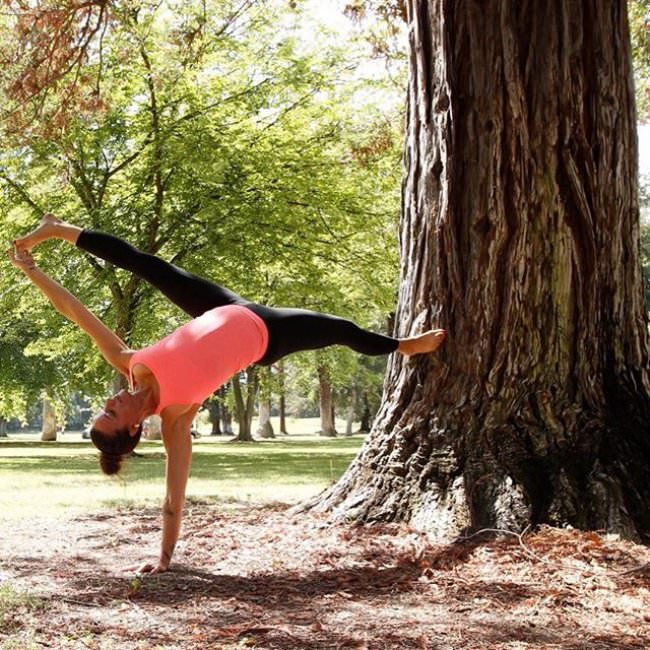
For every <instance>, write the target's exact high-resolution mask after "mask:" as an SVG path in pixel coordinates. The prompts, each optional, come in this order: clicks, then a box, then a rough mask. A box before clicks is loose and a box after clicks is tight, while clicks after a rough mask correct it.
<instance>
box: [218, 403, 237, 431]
mask: <svg viewBox="0 0 650 650" xmlns="http://www.w3.org/2000/svg"><path fill="white" fill-rule="evenodd" d="M221 427H222V429H223V432H224V433H225V434H226V435H229V436H231V435H233V433H234V432H233V428H232V413H231V411H230V409H229V408H228V407H226V406H225V405H224V407H223V409H222V412H221Z"/></svg>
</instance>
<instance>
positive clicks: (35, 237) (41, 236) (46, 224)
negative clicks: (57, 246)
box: [14, 214, 62, 251]
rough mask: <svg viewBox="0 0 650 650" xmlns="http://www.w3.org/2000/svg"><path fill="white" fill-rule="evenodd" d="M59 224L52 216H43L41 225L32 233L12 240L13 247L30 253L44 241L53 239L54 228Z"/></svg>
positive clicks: (59, 221)
mask: <svg viewBox="0 0 650 650" xmlns="http://www.w3.org/2000/svg"><path fill="white" fill-rule="evenodd" d="M60 223H62V222H61V220H60V219H57V218H56V217H55V216H54V215H53V214H44V215H43V218H42V219H41V223H40V224H39V225H38V226H37V227H36V228H35V229H34V230H32V232H30V233H28V234H26V235H24V236H23V237H19V238H18V239H15V240H14V246H15V247H16V248H17V249H19V250H24V251H30V250H31V249H32V248H34V246H38V245H39V244H40V243H42V242H44V241H45V240H46V239H50V238H52V237H54V233H55V231H56V226H57V225H59V224H60Z"/></svg>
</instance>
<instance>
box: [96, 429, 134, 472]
mask: <svg viewBox="0 0 650 650" xmlns="http://www.w3.org/2000/svg"><path fill="white" fill-rule="evenodd" d="M141 435H142V423H140V426H138V430H137V431H136V432H135V435H134V436H132V435H131V434H130V433H129V429H118V430H117V431H113V432H111V433H104V432H103V431H98V430H97V429H95V428H92V429H91V430H90V439H91V440H92V441H93V444H94V445H95V447H97V449H99V451H101V455H100V456H99V465H100V467H101V468H102V472H104V474H108V475H109V476H110V475H111V474H117V473H118V472H119V471H120V469H121V467H122V461H123V460H124V457H125V456H126V455H127V454H130V453H131V452H132V451H133V450H134V449H135V447H136V445H137V444H138V442H140V436H141Z"/></svg>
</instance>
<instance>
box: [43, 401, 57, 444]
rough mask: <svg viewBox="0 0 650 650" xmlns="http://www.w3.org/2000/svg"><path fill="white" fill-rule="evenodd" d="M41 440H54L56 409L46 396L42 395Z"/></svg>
mask: <svg viewBox="0 0 650 650" xmlns="http://www.w3.org/2000/svg"><path fill="white" fill-rule="evenodd" d="M41 440H42V441H43V442H52V441H54V440H56V411H55V410H54V407H53V406H52V403H51V402H50V400H49V399H48V398H47V396H43V427H42V430H41Z"/></svg>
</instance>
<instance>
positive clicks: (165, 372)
mask: <svg viewBox="0 0 650 650" xmlns="http://www.w3.org/2000/svg"><path fill="white" fill-rule="evenodd" d="M268 336H269V335H268V330H267V328H266V325H265V324H264V321H263V320H262V319H261V318H260V317H259V316H258V315H257V314H254V313H253V312H252V311H251V310H250V309H247V308H246V307H242V306H240V305H226V306H224V307H215V308H214V309H210V310H209V311H206V312H205V313H204V314H202V315H201V316H199V317H197V318H194V319H193V320H191V321H190V322H189V323H186V324H185V325H182V326H181V327H179V328H178V329H177V330H175V331H174V332H172V333H171V334H169V335H168V336H166V337H165V338H164V339H161V340H160V341H158V342H157V343H154V344H153V345H150V346H149V347H146V348H142V349H141V350H137V351H136V352H135V353H134V354H133V356H132V357H131V360H130V362H129V375H130V381H131V385H132V386H133V385H134V384H133V368H134V366H135V365H137V364H139V363H141V364H142V365H143V366H145V367H146V368H147V369H148V370H150V371H151V373H153V375H154V377H155V378H156V381H157V382H158V388H159V391H160V399H159V402H158V406H157V407H156V411H155V412H156V414H158V413H160V412H161V411H163V410H164V409H165V408H166V407H167V406H170V405H172V404H200V403H201V402H203V400H205V399H206V398H207V397H209V396H210V395H211V394H212V393H213V392H214V391H215V390H217V388H219V386H221V385H222V384H224V383H225V382H226V381H228V379H230V377H232V376H233V375H234V374H235V373H236V372H239V371H240V370H243V369H244V368H246V367H247V366H249V365H250V364H251V363H254V362H255V361H257V360H259V359H261V358H262V356H264V353H265V352H266V347H267V345H268Z"/></svg>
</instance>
